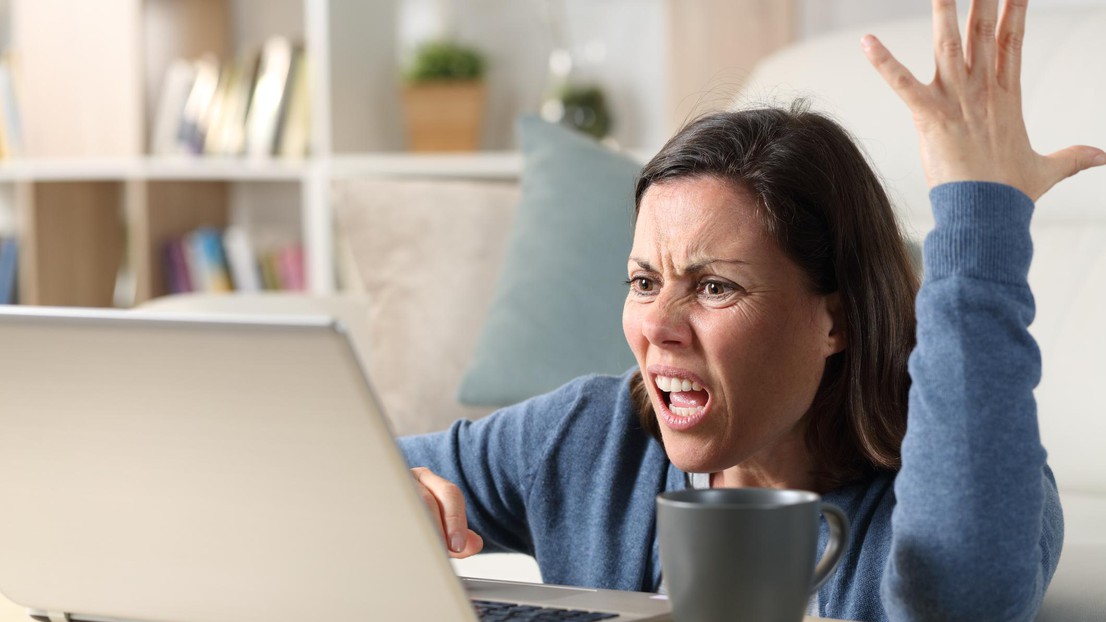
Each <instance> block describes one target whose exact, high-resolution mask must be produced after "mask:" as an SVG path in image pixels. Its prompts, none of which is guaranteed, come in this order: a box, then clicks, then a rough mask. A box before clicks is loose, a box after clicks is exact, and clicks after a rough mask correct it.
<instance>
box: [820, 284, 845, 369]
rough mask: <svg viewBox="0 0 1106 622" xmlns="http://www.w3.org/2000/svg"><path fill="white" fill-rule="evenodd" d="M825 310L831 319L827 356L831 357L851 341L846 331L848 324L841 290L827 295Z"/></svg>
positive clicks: (827, 340) (827, 336)
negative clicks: (842, 303)
mask: <svg viewBox="0 0 1106 622" xmlns="http://www.w3.org/2000/svg"><path fill="white" fill-rule="evenodd" d="M825 312H826V315H827V316H828V319H829V332H828V333H827V334H826V348H827V354H826V356H827V357H829V356H831V355H833V354H837V353H838V352H841V351H842V350H844V349H845V346H847V345H848V343H849V339H848V334H847V331H846V327H847V326H848V324H847V323H846V322H845V310H844V308H843V307H842V305H841V293H840V292H833V293H832V294H829V295H827V296H826V297H825Z"/></svg>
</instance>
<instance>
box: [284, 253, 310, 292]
mask: <svg viewBox="0 0 1106 622" xmlns="http://www.w3.org/2000/svg"><path fill="white" fill-rule="evenodd" d="M276 255H277V273H278V274H279V275H280V288H281V289H285V290H290V291H296V292H301V291H304V290H305V289H307V283H306V278H305V276H306V274H305V270H304V262H303V246H302V245H300V244H289V245H287V246H283V247H281V248H279V249H277V251H276Z"/></svg>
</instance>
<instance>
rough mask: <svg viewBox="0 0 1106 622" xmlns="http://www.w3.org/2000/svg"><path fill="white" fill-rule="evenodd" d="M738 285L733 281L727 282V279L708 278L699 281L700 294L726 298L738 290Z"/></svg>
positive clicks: (712, 297) (708, 296)
mask: <svg viewBox="0 0 1106 622" xmlns="http://www.w3.org/2000/svg"><path fill="white" fill-rule="evenodd" d="M738 289H739V288H738V286H736V285H734V284H733V283H727V282H725V281H718V280H713V279H711V280H706V281H702V282H700V283H699V294H700V295H701V296H704V297H706V298H711V299H720V298H725V297H727V296H729V295H731V294H733V293H734V292H736V291H737V290H738Z"/></svg>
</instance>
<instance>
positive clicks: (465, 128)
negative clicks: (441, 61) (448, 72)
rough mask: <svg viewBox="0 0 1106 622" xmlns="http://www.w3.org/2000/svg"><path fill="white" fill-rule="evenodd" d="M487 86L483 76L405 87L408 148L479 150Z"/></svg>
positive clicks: (413, 149)
mask: <svg viewBox="0 0 1106 622" xmlns="http://www.w3.org/2000/svg"><path fill="white" fill-rule="evenodd" d="M486 93H487V88H486V85H485V84H484V82H483V81H482V80H440V81H433V82H420V83H418V84H410V85H407V86H405V87H404V89H403V113H404V118H405V121H406V124H407V148H408V149H409V150H411V151H475V150H476V149H478V148H479V147H480V132H481V129H482V126H483V120H484V101H485V99H486Z"/></svg>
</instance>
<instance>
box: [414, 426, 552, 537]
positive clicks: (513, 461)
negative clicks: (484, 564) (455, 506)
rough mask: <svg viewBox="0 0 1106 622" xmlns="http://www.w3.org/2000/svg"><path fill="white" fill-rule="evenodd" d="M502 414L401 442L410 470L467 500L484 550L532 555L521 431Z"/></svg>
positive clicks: (468, 512) (470, 522) (470, 521)
mask: <svg viewBox="0 0 1106 622" xmlns="http://www.w3.org/2000/svg"><path fill="white" fill-rule="evenodd" d="M503 417H508V418H510V417H511V413H501V414H498V415H495V416H493V417H489V418H486V419H483V420H481V421H478V422H476V423H473V422H470V421H457V422H455V423H454V424H453V425H452V426H450V428H449V429H448V430H445V431H443V432H437V433H434V434H425V435H419V436H409V437H404V438H401V439H399V445H400V449H401V450H402V451H403V453H404V456H405V457H406V459H407V463H408V465H409V466H411V467H426V468H428V469H430V470H431V471H433V472H434V473H436V474H438V475H440V476H441V477H443V478H445V479H447V480H449V481H450V482H452V483H454V484H456V485H457V486H458V487H459V488H460V489H461V493H462V495H463V496H464V498H465V503H466V508H465V510H466V515H467V519H468V526H469V528H470V529H472V530H473V531H475V532H476V533H478V534H480V535H481V536H482V537H483V538H484V550H485V551H487V552H496V551H519V552H525V553H532V550H531V549H532V546H533V545H532V543H531V542H530V540H529V534H528V530H527V528H526V519H525V503H524V495H525V469H524V468H523V467H522V466H521V464H522V461H521V459H522V456H520V455H518V454H517V449H518V447H520V445H519V444H518V443H517V441H515V440H512V437H513V436H517V434H518V430H517V426H514V425H512V423H513V422H511V421H509V420H508V421H503V420H502V419H503Z"/></svg>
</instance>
